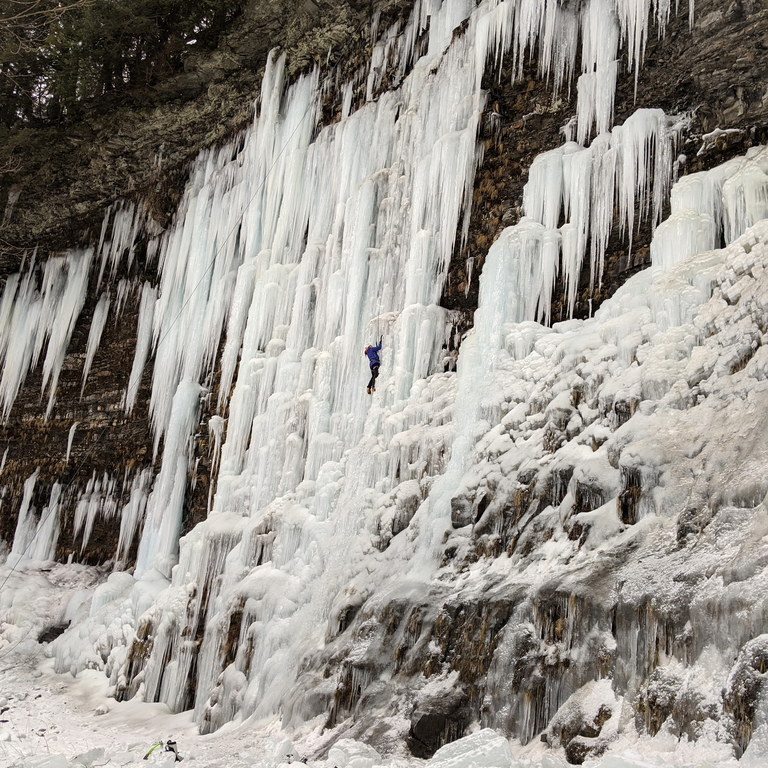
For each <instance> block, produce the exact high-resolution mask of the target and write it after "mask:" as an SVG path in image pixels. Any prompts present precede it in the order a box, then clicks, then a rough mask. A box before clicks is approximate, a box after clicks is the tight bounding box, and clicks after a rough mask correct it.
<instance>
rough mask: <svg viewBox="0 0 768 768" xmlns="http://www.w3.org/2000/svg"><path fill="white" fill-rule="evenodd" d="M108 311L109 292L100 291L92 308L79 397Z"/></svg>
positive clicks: (97, 346)
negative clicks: (97, 299) (94, 306)
mask: <svg viewBox="0 0 768 768" xmlns="http://www.w3.org/2000/svg"><path fill="white" fill-rule="evenodd" d="M108 312H109V294H107V293H102V294H101V296H100V297H99V301H98V303H97V304H96V308H95V309H94V310H93V319H92V320H91V330H90V331H89V332H88V344H87V345H86V348H85V364H84V365H83V382H82V384H81V385H80V397H81V398H82V396H83V390H84V389H85V382H86V380H87V378H88V374H89V373H90V370H91V365H92V364H93V358H94V357H95V355H96V350H97V349H98V348H99V342H100V341H101V334H102V332H103V331H104V325H105V323H106V322H107V314H108Z"/></svg>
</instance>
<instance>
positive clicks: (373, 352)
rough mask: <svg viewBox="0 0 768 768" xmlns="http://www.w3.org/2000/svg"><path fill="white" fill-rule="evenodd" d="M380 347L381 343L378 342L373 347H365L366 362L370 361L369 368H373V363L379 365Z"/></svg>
mask: <svg viewBox="0 0 768 768" xmlns="http://www.w3.org/2000/svg"><path fill="white" fill-rule="evenodd" d="M380 349H381V344H378V345H376V346H375V347H366V349H365V354H366V355H368V362H369V363H370V366H371V368H373V366H374V365H381V360H379V350H380Z"/></svg>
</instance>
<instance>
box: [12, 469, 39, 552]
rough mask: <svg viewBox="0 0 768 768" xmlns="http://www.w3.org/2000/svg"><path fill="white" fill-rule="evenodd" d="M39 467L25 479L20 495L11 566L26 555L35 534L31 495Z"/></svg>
mask: <svg viewBox="0 0 768 768" xmlns="http://www.w3.org/2000/svg"><path fill="white" fill-rule="evenodd" d="M39 474H40V469H39V467H38V469H36V470H35V471H34V472H33V473H32V474H31V475H30V476H29V477H28V478H27V479H26V480H25V481H24V489H23V492H22V496H21V506H20V507H19V515H18V517H17V518H16V532H15V533H14V535H13V544H12V545H11V556H15V558H16V559H15V561H14V562H13V566H14V567H15V566H17V565H18V564H19V563H20V562H21V561H22V560H23V559H25V558H26V557H27V556H28V555H27V552H28V550H29V547H30V546H31V544H32V540H33V538H34V535H35V530H36V527H37V526H36V521H35V511H36V510H35V507H34V506H32V495H33V494H34V492H35V484H36V483H37V476H38V475H39Z"/></svg>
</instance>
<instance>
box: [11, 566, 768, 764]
mask: <svg viewBox="0 0 768 768" xmlns="http://www.w3.org/2000/svg"><path fill="white" fill-rule="evenodd" d="M103 575H104V574H103V573H101V572H99V570H98V569H94V568H88V567H84V566H80V565H54V564H52V563H48V564H33V563H28V564H26V565H25V566H24V567H23V570H22V571H14V572H11V573H9V568H8V567H7V566H4V567H3V568H1V569H0V585H2V586H1V587H0V610H2V615H3V616H4V617H5V619H6V620H5V621H4V622H3V623H2V624H0V765H2V766H3V767H4V768H70V767H72V768H74V767H75V766H84V767H86V768H91V767H93V768H96V767H97V766H132V765H136V766H145V765H153V764H154V765H157V764H162V765H170V764H172V763H173V762H174V758H173V754H172V753H170V752H163V751H161V750H160V749H157V750H155V751H154V752H153V753H152V755H151V756H150V757H149V759H147V760H146V761H145V760H144V759H143V757H144V755H145V754H146V753H147V751H148V750H149V748H150V747H151V746H152V745H153V744H154V743H156V742H158V741H163V742H165V741H167V740H168V739H173V740H175V741H176V743H177V746H178V750H179V754H180V755H181V757H182V758H183V760H184V761H185V762H187V761H189V762H192V763H194V764H196V765H200V766H206V768H241V767H243V768H244V767H245V766H249V767H252V768H283V767H284V766H287V765H288V764H290V763H294V764H299V761H301V760H302V759H303V758H306V759H307V765H309V766H314V767H315V768H416V766H424V767H425V768H518V767H519V768H564V766H566V765H567V763H566V761H565V759H564V758H563V756H562V754H558V753H556V752H552V751H547V749H546V747H545V746H544V745H543V744H541V743H540V742H532V743H531V744H529V745H528V746H526V747H521V746H520V745H519V744H517V743H515V742H514V741H508V740H507V739H505V738H504V737H503V736H501V735H499V734H498V733H495V732H493V731H491V730H489V729H483V730H476V731H475V732H474V733H471V734H470V735H468V736H466V737H465V738H463V739H460V740H458V741H456V742H453V743H452V744H448V745H446V746H445V747H443V748H442V749H440V750H439V751H438V752H437V754H435V756H434V757H433V758H431V759H430V760H419V759H417V758H413V757H409V756H408V755H406V754H399V755H379V754H377V753H376V752H375V751H374V750H373V749H372V748H371V747H368V746H367V745H365V744H362V743H360V742H356V741H352V740H350V739H343V738H342V739H340V740H338V741H335V742H334V741H333V737H334V734H333V732H330V733H329V732H325V733H323V731H322V725H323V724H322V723H321V722H316V723H312V724H309V725H308V726H307V727H306V728H304V729H302V730H301V731H300V732H296V733H289V732H287V731H284V730H281V729H280V727H279V725H278V724H277V722H276V721H272V722H267V721H261V722H255V721H253V720H246V721H245V722H240V723H238V722H232V723H228V724H226V725H225V726H224V727H222V728H221V729H220V730H219V731H217V732H216V733H213V734H210V735H200V734H199V733H198V731H197V726H196V724H195V722H194V719H193V716H192V711H188V712H181V713H178V714H171V713H170V712H169V710H168V707H167V706H166V705H165V704H160V703H146V702H143V701H140V700H139V698H140V697H135V698H134V699H132V700H131V701H125V702H117V701H115V700H114V699H112V698H110V697H109V684H108V680H107V678H106V677H105V676H104V675H103V673H101V672H99V671H96V670H84V671H82V672H80V673H79V674H78V675H77V677H73V676H72V675H70V674H63V675H60V674H56V673H55V672H54V671H53V660H52V659H51V658H50V657H49V656H48V655H47V645H48V644H47V643H45V642H43V643H38V642H37V640H36V639H35V638H36V637H37V635H38V633H39V632H40V631H41V629H43V628H45V627H49V626H50V625H51V623H52V622H54V623H55V622H57V621H60V620H61V619H62V618H63V617H64V616H65V615H66V611H67V605H68V604H75V603H78V602H80V601H81V600H82V599H84V598H85V597H87V596H88V595H89V593H90V592H91V591H92V589H93V588H94V586H95V585H96V584H97V583H99V582H100V581H101V580H102V579H103ZM329 737H330V738H329ZM729 751H730V750H729V748H728V747H727V746H726V745H724V744H717V743H715V742H713V743H707V742H706V740H703V741H702V740H700V741H698V742H696V743H695V744H689V743H687V742H686V741H684V740H682V741H679V740H677V739H674V738H671V737H670V736H668V735H659V736H657V737H656V738H653V739H651V738H648V737H646V736H643V737H641V736H638V735H637V734H636V732H635V731H634V730H633V729H632V728H628V729H627V730H626V733H625V735H624V736H623V737H621V738H620V739H619V740H618V741H617V742H615V743H614V744H613V745H612V747H611V749H610V751H609V753H608V754H607V755H606V756H604V757H603V758H601V759H600V760H597V761H588V762H587V763H585V765H588V766H594V768H656V767H657V766H675V767H677V766H680V767H682V766H685V767H686V768H688V767H690V768H694V767H697V768H727V767H729V766H731V767H733V768H737V766H743V767H744V768H747V767H749V768H752V767H754V768H757V766H763V765H765V760H766V758H767V757H768V728H766V727H765V725H763V726H761V727H760V728H759V729H758V731H757V733H756V734H755V736H754V738H753V740H752V744H751V745H750V748H749V750H748V751H747V753H746V754H745V755H744V757H743V758H742V759H741V761H739V762H737V761H735V760H734V759H732V758H730V757H729V756H728V754H729ZM289 756H290V757H289Z"/></svg>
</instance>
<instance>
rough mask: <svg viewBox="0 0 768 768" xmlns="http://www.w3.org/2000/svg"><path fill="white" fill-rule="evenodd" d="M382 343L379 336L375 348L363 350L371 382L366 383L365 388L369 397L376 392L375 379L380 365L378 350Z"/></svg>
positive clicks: (368, 347) (382, 339) (370, 347)
mask: <svg viewBox="0 0 768 768" xmlns="http://www.w3.org/2000/svg"><path fill="white" fill-rule="evenodd" d="M383 342H384V337H383V336H381V337H380V338H379V343H378V345H377V346H375V347H372V346H367V347H366V348H365V354H366V357H367V358H368V363H369V364H370V366H371V380H370V381H369V382H368V386H367V387H366V388H365V391H366V392H367V393H368V394H369V395H372V394H373V393H374V392H375V391H376V377H377V376H378V375H379V366H380V365H381V360H379V350H380V349H381V345H382V343H383Z"/></svg>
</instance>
